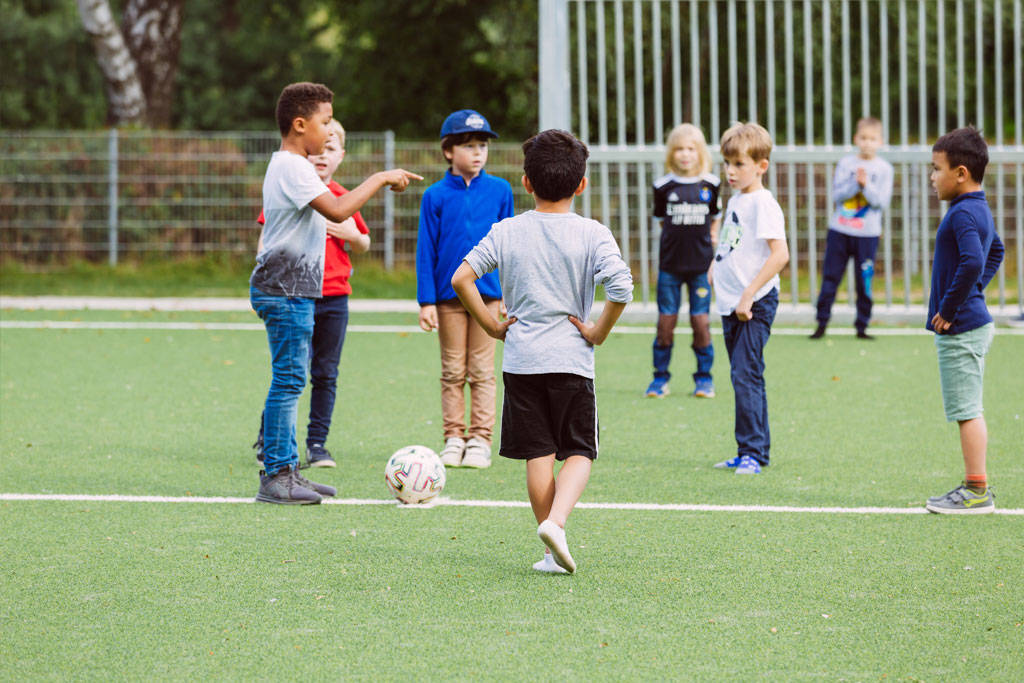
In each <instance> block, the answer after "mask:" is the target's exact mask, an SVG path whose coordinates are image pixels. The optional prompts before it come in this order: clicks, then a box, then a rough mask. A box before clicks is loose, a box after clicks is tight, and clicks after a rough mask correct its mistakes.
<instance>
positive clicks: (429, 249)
mask: <svg viewBox="0 0 1024 683" xmlns="http://www.w3.org/2000/svg"><path fill="white" fill-rule="evenodd" d="M496 137H498V134H497V133H495V132H494V131H492V130H491V126H490V124H488V123H487V119H485V118H484V117H483V116H481V115H480V114H479V113H478V112H476V111H473V110H472V109H462V110H460V111H457V112H454V113H453V114H451V115H449V116H448V118H446V119H445V121H444V124H443V125H442V126H441V151H442V152H443V153H444V156H445V158H446V159H447V160H448V163H449V164H450V165H451V168H449V169H448V171H446V172H445V174H444V177H443V178H442V179H441V180H439V181H438V182H436V183H434V184H433V185H431V186H430V187H428V188H427V190H426V192H424V193H423V200H422V203H421V204H420V228H419V238H418V241H417V243H416V298H417V299H418V300H419V304H420V327H422V328H423V329H424V330H426V331H428V332H429V331H432V330H435V329H436V330H437V335H438V338H439V339H440V342H441V344H440V345H441V412H442V415H443V418H444V438H445V445H444V448H443V449H442V451H441V462H443V463H444V464H445V466H447V467H474V468H478V469H483V468H485V467H489V466H490V464H491V436H492V433H493V431H494V418H495V397H496V383H495V379H494V347H495V342H494V339H492V338H491V337H489V336H488V335H487V333H486V332H484V330H483V328H481V327H480V326H479V325H477V324H476V322H475V321H474V320H473V319H472V317H471V316H470V315H469V312H467V311H466V309H465V308H464V307H463V306H462V303H460V302H459V298H458V296H456V294H455V290H454V289H452V285H451V280H452V275H454V274H455V270H456V269H457V268H458V267H459V265H460V264H461V263H462V259H463V258H465V256H466V254H468V253H469V251H470V250H471V249H472V248H473V247H475V246H476V245H477V243H478V242H479V241H480V240H481V239H483V238H484V236H486V235H487V233H488V232H489V231H490V229H491V226H492V225H493V224H495V223H497V222H498V221H501V220H503V219H505V218H509V217H511V216H513V215H514V213H515V212H514V210H513V203H512V186H511V185H509V184H508V181H506V180H504V179H502V178H497V177H495V176H492V175H488V174H487V172H486V171H484V165H485V164H486V163H487V143H488V141H489V140H490V139H491V138H496ZM476 286H477V289H478V290H479V291H480V295H481V296H482V297H483V299H484V301H485V302H486V304H487V307H488V309H489V310H491V312H492V313H493V314H494V316H495V317H497V316H498V314H499V310H500V308H501V285H500V284H499V282H498V274H497V272H494V273H490V274H488V275H486V276H484V277H482V278H480V280H478V281H477V283H476ZM467 380H468V383H469V395H470V420H469V429H468V432H467V429H466V400H465V393H464V391H465V385H466V383H467Z"/></svg>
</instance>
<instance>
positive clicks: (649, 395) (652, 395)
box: [644, 389, 672, 398]
mask: <svg viewBox="0 0 1024 683" xmlns="http://www.w3.org/2000/svg"><path fill="white" fill-rule="evenodd" d="M671 393H672V392H671V391H669V390H668V389H666V390H665V391H663V392H661V393H660V394H659V393H658V392H656V391H648V392H647V393H645V394H644V396H646V397H647V398H665V397H666V396H668V395H669V394H671Z"/></svg>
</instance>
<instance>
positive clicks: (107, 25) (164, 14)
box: [77, 0, 184, 127]
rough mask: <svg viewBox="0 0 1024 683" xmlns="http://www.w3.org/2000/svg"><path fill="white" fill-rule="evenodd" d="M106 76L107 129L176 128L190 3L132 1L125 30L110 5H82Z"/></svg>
mask: <svg viewBox="0 0 1024 683" xmlns="http://www.w3.org/2000/svg"><path fill="white" fill-rule="evenodd" d="M77 2H78V13H79V15H80V16H81V18H82V26H83V27H84V28H85V31H86V33H87V34H88V35H89V39H90V41H91V42H92V46H93V49H94V51H95V53H96V59H97V62H98V64H99V66H100V70H101V71H102V72H103V77H104V81H105V83H106V93H107V105H108V106H107V123H108V124H110V125H118V124H122V123H138V124H143V125H148V126H154V127H166V126H169V125H170V123H171V110H172V105H173V102H174V89H175V81H176V80H177V71H178V53H179V50H180V47H181V15H182V5H183V3H184V0H127V2H126V3H125V6H124V13H123V15H122V18H121V25H120V26H118V24H117V22H116V21H115V20H114V16H113V14H112V13H111V11H110V4H109V2H108V0H77Z"/></svg>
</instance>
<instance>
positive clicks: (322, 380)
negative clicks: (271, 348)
mask: <svg viewBox="0 0 1024 683" xmlns="http://www.w3.org/2000/svg"><path fill="white" fill-rule="evenodd" d="M347 328H348V295H347V294H342V295H341V296H325V297H323V298H322V299H317V300H316V310H315V312H314V314H313V346H312V349H311V352H310V355H309V381H310V384H311V385H312V387H313V388H312V390H311V391H310V397H309V428H308V429H307V430H306V445H307V446H310V445H312V444H315V443H319V444H324V443H327V432H328V431H330V429H331V414H332V413H333V412H334V399H335V396H336V394H337V387H338V362H339V361H340V360H341V348H342V347H343V346H344V345H345V330H346V329H347Z"/></svg>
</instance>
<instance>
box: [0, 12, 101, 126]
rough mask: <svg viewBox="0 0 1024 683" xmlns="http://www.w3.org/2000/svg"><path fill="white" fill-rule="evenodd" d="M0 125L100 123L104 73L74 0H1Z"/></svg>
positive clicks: (92, 124)
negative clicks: (0, 84) (99, 65)
mask: <svg viewBox="0 0 1024 683" xmlns="http://www.w3.org/2000/svg"><path fill="white" fill-rule="evenodd" d="M0 17H3V19H2V20H0V45H2V46H3V47H2V48H0V73H2V74H3V77H2V81H3V87H2V88H0V128H8V129H26V128H36V129H50V130H54V129H62V128H97V127H99V126H102V125H103V123H104V120H105V119H106V112H107V101H106V97H105V95H104V92H103V76H102V74H101V73H100V70H99V67H98V66H97V65H96V57H95V54H94V53H93V50H92V46H91V45H90V44H89V39H88V37H87V36H86V35H85V31H83V30H82V27H81V22H80V20H79V18H78V10H77V9H76V7H75V3H74V2H67V1H66V0H0Z"/></svg>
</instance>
